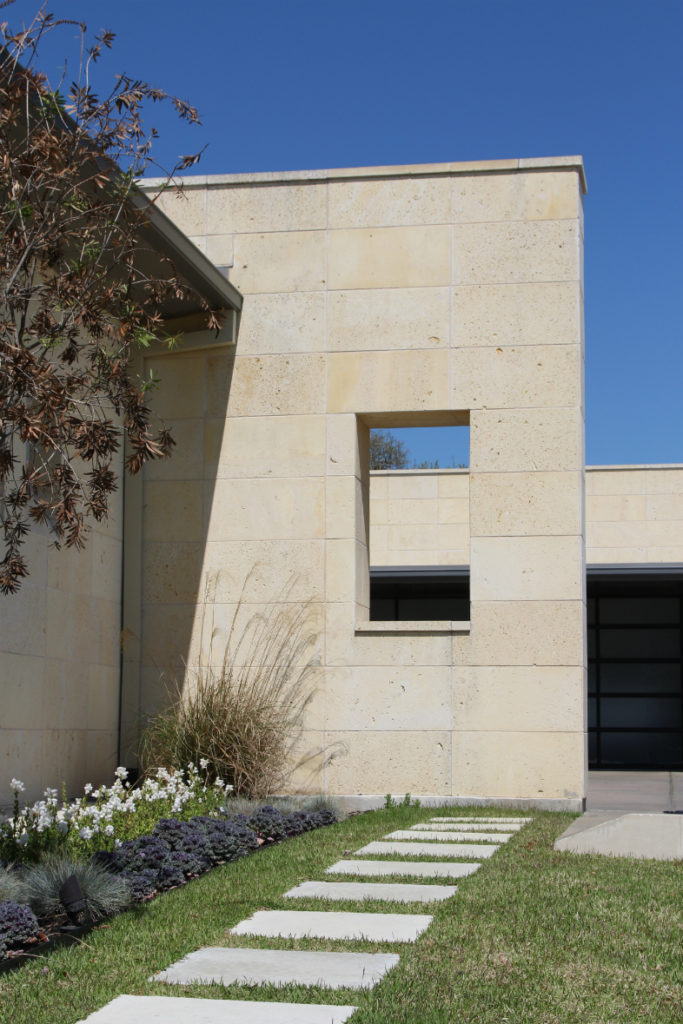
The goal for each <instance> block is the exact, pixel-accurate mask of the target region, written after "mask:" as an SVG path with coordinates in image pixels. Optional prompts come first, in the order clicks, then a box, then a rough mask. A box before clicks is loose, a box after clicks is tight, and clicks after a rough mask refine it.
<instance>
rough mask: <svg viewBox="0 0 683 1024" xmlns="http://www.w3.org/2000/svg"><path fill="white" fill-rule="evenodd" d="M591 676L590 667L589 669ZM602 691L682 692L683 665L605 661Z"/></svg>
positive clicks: (602, 666)
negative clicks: (682, 668)
mask: <svg viewBox="0 0 683 1024" xmlns="http://www.w3.org/2000/svg"><path fill="white" fill-rule="evenodd" d="M589 677H590V669H589ZM600 692H601V693H648V692H650V693H672V694H680V692H681V666H680V663H679V662H669V663H668V664H659V665H658V664H647V662H644V663H642V664H637V663H636V664H634V663H633V662H631V663H625V664H623V665H620V664H619V663H618V662H616V663H611V662H605V663H604V664H603V665H601V666H600Z"/></svg>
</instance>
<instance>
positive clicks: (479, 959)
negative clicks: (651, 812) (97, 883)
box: [0, 807, 683, 1024]
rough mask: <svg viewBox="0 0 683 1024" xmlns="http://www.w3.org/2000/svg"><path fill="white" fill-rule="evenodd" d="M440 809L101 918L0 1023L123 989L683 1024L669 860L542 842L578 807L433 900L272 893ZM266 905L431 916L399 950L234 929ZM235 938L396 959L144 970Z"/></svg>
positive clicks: (4, 987)
mask: <svg viewBox="0 0 683 1024" xmlns="http://www.w3.org/2000/svg"><path fill="white" fill-rule="evenodd" d="M435 813H440V812H435V811H433V810H432V809H427V808H404V807H398V808H393V809H391V810H388V811H385V810H382V811H377V812H374V813H371V814H363V815H359V816H357V817H353V818H350V819H349V820H348V821H345V822H343V823H341V824H339V825H333V826H331V827H329V828H323V829H320V830H318V831H315V832H312V833H308V834H306V835H303V836H300V837H299V838H297V839H291V840H288V841H287V842H286V843H283V844H282V845H280V846H273V847H269V848H267V849H263V850H261V851H259V852H258V853H257V854H255V855H253V856H251V857H248V858H246V859H244V860H242V861H238V862H236V863H234V864H230V865H226V866H225V867H222V868H218V869H216V870H214V871H213V872H212V873H211V874H209V875H207V876H205V877H204V878H201V879H199V880H197V881H195V882H192V883H191V884H189V885H187V886H185V887H183V888H182V889H177V890H174V891H172V892H169V893H167V894H165V895H164V896H161V897H160V898H158V899H156V900H154V901H153V902H152V903H150V904H148V905H147V906H146V907H144V908H141V909H139V910H136V911H131V912H129V913H127V914H123V915H121V916H120V917H118V918H116V919H114V920H112V921H110V922H108V923H107V924H106V925H105V926H103V927H101V928H99V929H97V930H95V931H93V932H92V933H91V934H90V935H88V936H87V937H86V939H85V941H84V942H83V944H82V946H78V947H76V946H74V947H70V948H68V949H61V950H57V951H56V952H54V953H52V954H50V956H49V957H47V958H42V959H38V960H36V962H35V963H32V964H29V965H27V966H25V967H22V968H20V969H19V970H17V971H14V972H12V973H10V974H5V975H0V1022H1V1024H29V1022H30V1024H75V1022H76V1021H79V1020H81V1019H83V1018H84V1017H86V1016H87V1015H88V1014H89V1013H91V1012H92V1011H93V1010H95V1009H97V1008H99V1007H100V1006H103V1005H104V1004H105V1003H106V1002H108V1001H109V1000H110V999H112V998H114V996H117V995H121V994H123V993H125V994H130V995H141V994H167V995H169V994H170V995H177V996H182V995H188V996H200V997H202V996H203V997H210V998H232V999H239V998H242V999H250V998H252V999H253V998H266V999H276V1000H289V1001H297V1002H328V1003H346V1004H348V1003H351V1004H354V1005H357V1006H358V1007H359V1008H360V1010H359V1012H358V1013H357V1014H355V1015H354V1017H353V1022H354V1024H401V1022H405V1024H419V1022H425V1024H475V1022H476V1024H680V1021H681V1019H682V1016H683V1012H682V1006H683V966H682V962H681V904H682V902H683V901H682V895H683V892H682V890H683V886H682V884H681V879H682V877H683V876H682V873H681V864H680V862H679V863H671V862H669V863H667V862H657V861H636V860H623V859H616V858H614V859H612V858H606V857H605V858H602V857H597V856H574V855H572V854H567V853H555V852H553V850H552V842H553V840H554V839H555V838H556V837H557V836H558V835H559V834H560V833H561V832H562V831H563V830H564V829H565V828H566V826H567V825H568V824H569V822H570V821H571V820H572V818H573V815H569V814H551V813H542V814H538V815H537V816H536V819H535V821H534V823H533V824H530V825H527V826H526V827H525V828H524V829H522V830H521V831H520V832H519V833H518V834H517V835H515V836H514V837H513V838H512V839H511V840H510V842H509V843H508V844H507V845H506V846H504V847H502V848H501V850H500V851H499V852H498V853H497V854H496V855H495V856H494V857H493V858H492V859H491V860H488V861H483V862H482V867H481V869H480V870H479V871H478V872H477V873H476V874H474V875H472V876H471V877H470V878H465V879H460V880H459V881H458V893H457V895H456V896H455V897H454V898H453V899H451V900H448V901H446V902H444V903H439V904H433V905H431V906H430V908H429V909H428V908H427V907H426V906H425V905H423V904H394V903H377V902H374V901H373V902H371V903H368V902H365V903H362V904H360V903H340V902H337V901H335V902H329V903H327V902H322V901H319V900H315V901H312V900H306V901H304V900H296V901H293V900H283V899H282V895H281V894H282V893H283V892H284V891H285V890H286V889H289V888H291V887H292V886H293V885H295V884H297V883H298V882H303V881H307V880H311V879H321V878H323V877H326V878H328V879H329V880H334V879H335V876H332V875H328V876H324V875H323V871H324V869H325V868H326V867H328V866H329V865H331V864H332V863H333V862H334V861H335V860H338V859H339V858H340V857H342V856H344V855H345V854H346V855H348V854H351V853H353V851H355V850H356V849H358V847H359V846H361V845H362V844H364V843H366V842H369V841H370V840H373V839H380V838H381V837H382V836H383V835H384V834H385V833H387V832H390V831H392V830H394V829H397V828H405V827H408V826H410V825H412V824H414V823H415V822H418V821H426V820H428V819H429V817H430V816H431V815H433V814H435ZM453 813H455V814H460V813H464V814H467V813H471V814H472V817H473V818H476V816H477V814H480V815H483V816H486V815H491V814H492V813H495V811H492V809H491V808H487V809H482V810H481V811H479V812H477V811H475V810H472V811H471V812H470V811H468V810H455V811H454V812H453ZM483 827H485V826H483ZM380 859H386V858H380ZM338 880H339V881H349V880H350V878H349V876H341V875H340V876H339V877H338ZM375 880H377V879H375ZM390 880H391V881H397V880H398V879H395V878H392V879H390ZM404 880H405V881H411V882H415V881H418V880H417V879H414V878H405V879H404ZM435 881H436V882H437V883H443V882H444V881H446V880H444V879H435ZM263 908H268V909H284V908H287V909H299V910H306V909H318V910H320V909H329V910H341V909H350V910H361V909H362V910H378V911H392V912H399V913H425V912H429V913H433V914H434V921H433V923H432V925H431V927H430V928H429V930H428V931H427V932H426V933H424V934H423V935H422V936H421V937H420V939H419V940H418V941H417V942H416V943H414V944H410V945H401V944H395V945H390V944H387V943H381V944H379V945H378V944H372V943H367V942H324V941H323V940H300V941H298V940H297V941H292V940H272V939H268V940H263V939H256V938H249V937H246V936H241V937H239V938H231V937H230V936H228V934H227V929H228V928H229V927H231V926H232V925H234V924H236V923H237V922H238V921H241V920H243V919H244V918H245V917H248V916H250V915H251V914H252V913H253V912H254V911H255V910H259V909H263ZM432 908H435V909H432ZM230 944H232V945H238V946H246V945H249V946H263V947H265V946H267V947H270V948H275V947H276V946H278V947H281V948H284V949H303V948H314V949H335V950H336V949H352V950H362V949H366V950H372V951H379V950H384V951H395V952H398V953H400V954H401V962H400V963H399V965H398V967H397V968H395V969H394V970H393V971H391V972H390V974H389V975H387V977H386V978H385V979H384V981H383V982H382V983H381V984H379V985H377V986H376V988H374V989H371V990H366V991H363V992H358V991H351V990H335V991H333V992H329V991H326V990H324V989H306V988H301V987H297V986H291V987H286V988H280V989H276V988H273V987H268V988H264V989H262V990H260V991H259V994H258V995H255V990H254V989H253V988H252V989H249V988H241V987H232V988H220V987H218V986H210V987H209V986H193V987H188V988H180V987H174V988H170V987H169V986H165V985H161V984H155V983H151V982H149V981H148V980H147V979H148V978H149V976H150V975H151V974H152V973H153V972H155V971H158V970H161V969H163V968H164V967H167V966H169V965H170V964H171V963H173V962H174V961H175V960H178V959H179V958H180V957H182V956H184V955H185V954H186V953H189V952H191V951H192V950H195V949H197V948H199V947H200V946H206V945H230Z"/></svg>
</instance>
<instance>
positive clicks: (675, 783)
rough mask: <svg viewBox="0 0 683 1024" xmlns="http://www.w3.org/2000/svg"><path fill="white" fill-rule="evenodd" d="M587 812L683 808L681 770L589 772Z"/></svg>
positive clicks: (682, 776)
mask: <svg viewBox="0 0 683 1024" xmlns="http://www.w3.org/2000/svg"><path fill="white" fill-rule="evenodd" d="M586 811H590V812H600V811H636V812H638V811H640V812H655V811H683V772H596V771H591V772H589V773H588V787H587V792H586Z"/></svg>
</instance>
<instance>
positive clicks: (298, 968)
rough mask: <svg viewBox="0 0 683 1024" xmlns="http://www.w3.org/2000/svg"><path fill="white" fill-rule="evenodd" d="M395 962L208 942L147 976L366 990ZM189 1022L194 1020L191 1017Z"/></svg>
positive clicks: (381, 956) (383, 956) (380, 956)
mask: <svg viewBox="0 0 683 1024" xmlns="http://www.w3.org/2000/svg"><path fill="white" fill-rule="evenodd" d="M398 961H399V957H398V954H397V953H318V952H315V951H309V950H299V949H229V948H227V947H225V946H208V947H206V948H205V949H198V950H197V951H196V952H195V953H189V954H188V956H186V957H184V958H183V959H182V960H179V961H178V962H177V963H175V964H172V965H171V967H168V968H167V969H166V970H165V971H160V972H159V973H158V974H155V975H154V978H153V979H151V980H152V981H166V982H168V983H169V984H171V985H193V984H195V983H200V984H210V983H211V982H218V984H220V985H233V984H235V983H237V984H240V985H290V984H292V985H319V986H321V987H323V988H372V987H373V986H374V985H376V984H377V982H378V981H381V980H382V978H383V977H384V975H385V974H386V973H387V971H390V970H391V968H392V967H395V966H396V964H397V963H398ZM98 1024H99V1021H98ZM117 1024H118V1022H117ZM193 1024H197V1022H196V1021H195V1020H193Z"/></svg>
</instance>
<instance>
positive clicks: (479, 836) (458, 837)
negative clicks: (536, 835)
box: [387, 829, 512, 843]
mask: <svg viewBox="0 0 683 1024" xmlns="http://www.w3.org/2000/svg"><path fill="white" fill-rule="evenodd" d="M416 838H417V839H438V840H439V841H442V840H444V839H453V840H455V842H456V843H476V842H480V843H507V841H508V839H512V833H509V834H507V835H506V834H505V833H504V832H426V831H424V830H423V831H421V832H420V834H419V836H416V835H415V833H414V832H413V831H412V829H399V830H398V832H390V833H389V835H388V836H387V839H416Z"/></svg>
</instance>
